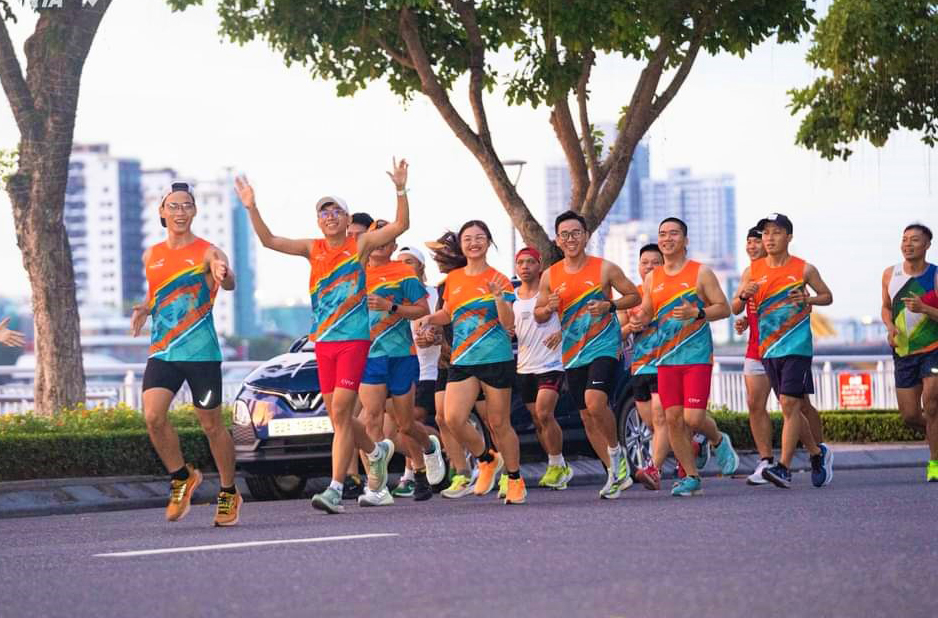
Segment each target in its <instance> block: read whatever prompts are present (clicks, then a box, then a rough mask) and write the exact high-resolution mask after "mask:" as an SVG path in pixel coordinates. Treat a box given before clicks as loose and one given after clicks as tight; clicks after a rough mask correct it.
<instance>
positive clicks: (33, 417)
mask: <svg viewBox="0 0 938 618" xmlns="http://www.w3.org/2000/svg"><path fill="white" fill-rule="evenodd" d="M221 415H222V420H224V421H225V422H226V423H227V424H229V425H230V424H231V409H230V407H223V408H222V412H221ZM169 420H170V422H171V423H172V424H173V426H174V427H176V428H177V429H181V428H186V427H190V428H196V429H197V428H198V427H199V419H198V417H197V416H196V415H195V408H193V407H192V405H191V404H187V405H182V406H179V407H177V408H174V409H172V410H170V411H169ZM133 430H137V431H141V430H143V431H145V430H146V423H145V422H144V420H143V415H142V414H141V413H140V411H139V410H137V409H136V408H131V407H130V406H127V405H124V404H118V405H116V406H114V407H111V408H106V407H103V406H99V407H96V408H86V407H85V406H78V407H75V408H72V409H69V410H62V411H61V412H59V413H58V414H56V415H54V416H39V415H37V414H33V413H32V412H27V413H25V414H5V415H3V416H0V436H4V435H13V434H50V433H54V434H86V433H98V432H113V431H133Z"/></svg>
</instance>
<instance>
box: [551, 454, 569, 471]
mask: <svg viewBox="0 0 938 618" xmlns="http://www.w3.org/2000/svg"><path fill="white" fill-rule="evenodd" d="M547 465H548V466H558V467H560V468H563V467H564V466H565V465H567V462H565V461H564V460H563V453H561V454H559V455H548V456H547Z"/></svg>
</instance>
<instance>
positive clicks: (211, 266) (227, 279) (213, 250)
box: [204, 246, 235, 292]
mask: <svg viewBox="0 0 938 618" xmlns="http://www.w3.org/2000/svg"><path fill="white" fill-rule="evenodd" d="M204 263H205V265H206V267H207V268H208V276H209V277H210V278H211V280H212V281H214V283H215V285H218V286H219V287H221V289H223V290H228V291H229V292H230V291H231V290H233V289H235V276H234V271H233V270H231V267H230V266H229V265H228V256H227V255H225V252H224V251H222V250H221V249H219V248H218V247H215V246H211V247H209V248H208V249H207V250H206V251H205V258H204Z"/></svg>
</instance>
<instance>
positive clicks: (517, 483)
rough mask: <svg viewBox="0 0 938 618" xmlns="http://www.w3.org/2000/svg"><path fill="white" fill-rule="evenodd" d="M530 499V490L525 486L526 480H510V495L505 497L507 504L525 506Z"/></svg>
mask: <svg viewBox="0 0 938 618" xmlns="http://www.w3.org/2000/svg"><path fill="white" fill-rule="evenodd" d="M527 497H528V490H527V488H525V486H524V479H520V478H519V479H512V478H509V479H508V493H507V494H506V495H505V504H524V499H525V498H527Z"/></svg>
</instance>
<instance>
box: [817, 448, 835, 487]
mask: <svg viewBox="0 0 938 618" xmlns="http://www.w3.org/2000/svg"><path fill="white" fill-rule="evenodd" d="M820 447H821V448H822V449H823V450H824V471H825V472H826V473H827V476H825V477H824V484H825V485H830V484H831V480H832V479H833V478H834V451H832V450H831V449H830V447H829V446H827V445H826V444H824V443H823V442H821V444H820Z"/></svg>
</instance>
